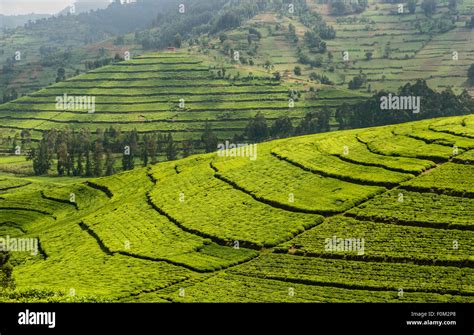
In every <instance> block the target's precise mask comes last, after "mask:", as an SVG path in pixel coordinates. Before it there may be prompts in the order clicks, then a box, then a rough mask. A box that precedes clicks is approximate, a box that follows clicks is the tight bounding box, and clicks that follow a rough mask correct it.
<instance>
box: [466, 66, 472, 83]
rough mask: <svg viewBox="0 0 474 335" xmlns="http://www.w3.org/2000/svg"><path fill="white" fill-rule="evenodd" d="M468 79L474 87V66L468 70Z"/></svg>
mask: <svg viewBox="0 0 474 335" xmlns="http://www.w3.org/2000/svg"><path fill="white" fill-rule="evenodd" d="M467 78H468V80H469V83H470V84H471V85H474V64H471V66H470V67H469V70H467Z"/></svg>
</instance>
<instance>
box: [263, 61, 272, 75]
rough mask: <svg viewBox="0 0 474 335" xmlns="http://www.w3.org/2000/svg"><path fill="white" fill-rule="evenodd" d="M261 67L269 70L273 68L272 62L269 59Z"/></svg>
mask: <svg viewBox="0 0 474 335" xmlns="http://www.w3.org/2000/svg"><path fill="white" fill-rule="evenodd" d="M263 67H264V68H265V70H267V71H268V72H270V70H271V69H273V68H274V66H273V64H272V63H271V62H270V61H269V60H267V61H265V64H264V65H263Z"/></svg>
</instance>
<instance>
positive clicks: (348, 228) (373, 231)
mask: <svg viewBox="0 0 474 335" xmlns="http://www.w3.org/2000/svg"><path fill="white" fill-rule="evenodd" d="M375 203H376V202H374V207H375V208H376V206H375ZM359 213H360V212H359ZM357 239H359V240H357ZM362 239H363V240H362ZM362 241H363V243H362ZM357 243H358V244H357ZM346 246H347V247H348V248H345V247H346ZM356 247H357V248H356ZM356 249H357V250H356ZM278 250H279V251H282V252H288V253H290V254H299V255H308V256H321V257H339V258H349V259H351V258H354V259H366V260H379V261H396V262H398V261H402V262H403V261H410V262H415V263H417V264H433V265H434V264H438V265H439V264H451V265H462V264H463V263H472V262H473V261H474V256H473V254H474V232H471V231H460V230H454V229H453V230H444V229H434V228H425V227H412V226H399V225H395V224H387V223H376V222H371V221H359V220H356V219H353V218H348V217H344V216H336V217H332V218H330V219H327V220H326V221H325V222H324V223H323V224H321V225H319V226H317V227H315V228H313V229H310V230H309V231H307V232H304V233H303V234H301V235H299V236H297V237H295V238H294V239H293V240H291V241H288V242H285V243H283V244H282V245H280V246H279V247H278Z"/></svg>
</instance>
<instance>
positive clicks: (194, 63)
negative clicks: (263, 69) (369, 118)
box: [0, 52, 357, 140]
mask: <svg viewBox="0 0 474 335" xmlns="http://www.w3.org/2000/svg"><path fill="white" fill-rule="evenodd" d="M223 71H224V72H225V73H224V74H225V76H223V75H222V72H223ZM289 90H290V87H289V86H287V85H286V84H284V83H282V82H279V81H275V80H273V78H271V77H270V76H268V75H266V76H254V75H251V74H249V73H246V72H239V71H237V70H235V69H234V68H232V67H218V66H216V65H215V63H212V62H208V61H206V60H203V59H202V58H201V57H199V56H197V55H188V54H186V53H180V52H162V53H150V54H146V55H144V56H139V57H137V58H135V59H133V60H130V61H124V62H119V63H116V64H114V65H110V66H105V67H102V68H99V69H96V70H93V71H90V72H89V73H87V74H84V75H81V76H77V77H74V78H72V79H70V80H67V81H64V82H61V83H58V84H55V85H52V86H50V87H48V88H46V89H44V90H40V91H37V92H35V93H33V94H31V95H30V96H28V97H22V98H20V99H18V100H16V101H12V102H11V103H7V104H3V105H1V106H0V119H1V120H2V124H1V127H2V128H5V129H9V128H10V129H20V130H21V129H31V130H32V133H33V138H36V139H37V138H39V137H40V133H41V132H42V131H44V130H47V129H51V128H64V127H66V126H68V127H70V128H73V129H79V128H88V129H90V130H92V131H95V130H97V129H98V128H102V129H105V128H109V127H110V126H113V127H115V128H120V129H121V130H123V131H127V130H133V129H137V130H138V131H139V132H151V131H163V132H172V133H174V135H175V136H174V137H175V138H176V139H177V140H183V139H189V138H192V139H196V138H199V137H200V135H201V133H202V131H203V130H204V124H205V122H210V123H211V124H212V128H213V129H214V130H215V131H216V133H217V134H218V136H219V137H220V138H222V139H231V138H232V137H233V135H234V134H241V133H242V132H243V130H244V129H245V127H246V125H247V123H248V120H249V119H251V118H253V117H254V116H255V115H256V114H257V113H258V112H261V113H262V114H263V115H264V116H265V117H266V118H267V119H268V120H274V119H276V118H278V117H280V116H283V115H285V116H289V117H290V118H291V119H300V118H303V117H304V115H305V114H306V113H307V112H309V111H314V110H317V109H321V108H322V107H323V106H326V107H336V106H339V105H341V104H342V103H343V102H346V103H350V102H351V101H353V100H351V99H350V98H351V95H350V94H348V93H346V92H344V91H337V90H327V91H325V92H322V93H321V94H320V99H318V100H306V99H302V98H301V99H298V98H296V97H295V98H293V99H295V101H294V103H290V96H291V95H290V93H289ZM65 95H66V96H67V99H70V98H72V99H76V98H77V97H86V98H87V99H91V100H90V101H94V103H95V105H94V107H93V108H92V107H83V106H82V105H80V106H79V107H77V106H76V105H75V104H72V105H71V106H68V105H67V104H65V105H59V106H58V104H57V101H58V100H57V99H63V98H64V97H65ZM341 98H348V99H344V100H343V99H341ZM353 98H357V97H353ZM67 99H66V100H67ZM65 102H67V101H65Z"/></svg>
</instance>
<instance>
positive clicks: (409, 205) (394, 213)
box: [348, 176, 474, 230]
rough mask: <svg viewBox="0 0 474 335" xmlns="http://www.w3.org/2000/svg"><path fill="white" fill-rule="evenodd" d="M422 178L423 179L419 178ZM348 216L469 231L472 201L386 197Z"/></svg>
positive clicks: (395, 193) (473, 224)
mask: <svg viewBox="0 0 474 335" xmlns="http://www.w3.org/2000/svg"><path fill="white" fill-rule="evenodd" d="M419 178H424V176H422V177H419ZM348 214H349V215H351V216H355V217H357V218H358V219H361V220H367V221H375V222H377V221H381V222H388V223H400V224H408V225H417V226H430V227H435V228H453V229H462V230H473V229H474V221H473V220H472V217H473V214H474V200H473V199H471V198H461V197H453V196H448V195H443V194H441V195H439V194H436V193H418V192H410V191H407V190H404V189H398V190H392V191H390V192H388V193H385V194H382V195H380V196H377V197H375V198H374V199H372V200H370V201H368V202H366V203H364V204H362V205H360V206H359V207H356V208H354V209H351V210H349V211H348Z"/></svg>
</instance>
